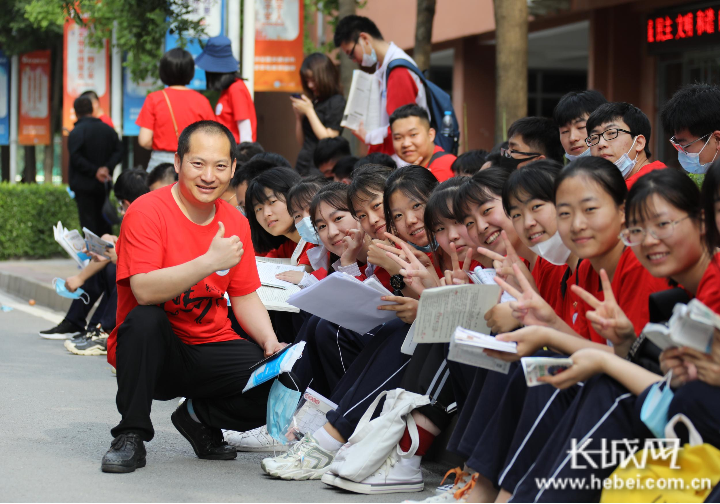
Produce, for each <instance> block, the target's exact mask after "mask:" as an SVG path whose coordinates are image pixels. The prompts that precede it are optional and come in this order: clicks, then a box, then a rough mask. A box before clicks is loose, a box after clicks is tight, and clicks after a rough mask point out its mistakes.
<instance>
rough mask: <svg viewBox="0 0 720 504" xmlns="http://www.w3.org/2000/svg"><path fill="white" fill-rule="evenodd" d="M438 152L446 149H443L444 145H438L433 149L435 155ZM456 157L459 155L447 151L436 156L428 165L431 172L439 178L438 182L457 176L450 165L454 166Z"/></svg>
mask: <svg viewBox="0 0 720 504" xmlns="http://www.w3.org/2000/svg"><path fill="white" fill-rule="evenodd" d="M438 152H445V151H443V150H442V147H440V146H439V145H436V146H435V149H434V150H433V156H434V155H435V154H437V153H438ZM456 159H457V157H455V156H453V155H452V154H450V153H447V154H445V155H444V156H439V157H437V158H435V160H434V161H433V162H432V163H430V164H429V165H428V166H427V169H428V170H430V173H432V174H433V175H435V178H436V179H438V182H445V181H446V180H447V179H450V178H453V177H454V176H455V174H454V173H453V171H452V169H451V168H450V166H452V164H453V162H454V161H455V160H456Z"/></svg>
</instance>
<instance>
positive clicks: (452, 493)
mask: <svg viewBox="0 0 720 504" xmlns="http://www.w3.org/2000/svg"><path fill="white" fill-rule="evenodd" d="M451 474H454V475H455V481H454V482H453V483H450V484H448V485H443V483H445V480H446V479H447V478H448V477H449V476H450V475H451ZM471 479H472V477H471V475H470V474H469V473H466V472H465V471H463V470H462V468H460V467H456V468H454V469H450V470H449V471H448V472H447V473H445V477H444V478H443V480H442V481H441V482H440V486H439V487H437V488H436V489H435V495H433V496H432V497H428V498H427V499H425V500H421V501H414V500H406V501H404V502H458V498H457V497H456V494H457V492H458V490H462V489H463V488H464V487H465V486H466V485H467V484H468V483H469V482H470V480H471ZM462 496H464V493H463V495H462Z"/></svg>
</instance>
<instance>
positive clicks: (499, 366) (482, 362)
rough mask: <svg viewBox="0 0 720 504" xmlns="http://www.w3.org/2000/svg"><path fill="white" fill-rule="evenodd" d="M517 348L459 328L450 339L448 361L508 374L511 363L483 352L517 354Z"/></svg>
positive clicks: (512, 344)
mask: <svg viewBox="0 0 720 504" xmlns="http://www.w3.org/2000/svg"><path fill="white" fill-rule="evenodd" d="M515 346H516V345H515V344H514V343H509V342H505V341H496V340H495V338H493V337H492V336H488V335H486V334H481V333H477V332H474V331H468V330H467V329H464V328H462V327H458V328H457V329H456V330H455V332H454V333H453V335H452V337H451V338H450V348H449V350H448V359H449V360H451V361H454V362H460V363H462V364H468V365H470V366H475V367H480V368H484V369H489V370H491V371H497V372H498V373H503V374H507V373H508V371H509V370H510V363H509V362H505V361H503V360H500V359H496V358H494V357H490V356H489V355H486V354H485V352H484V351H483V350H484V349H485V348H491V349H493V350H499V351H501V352H502V351H511V353H517V349H516V348H515Z"/></svg>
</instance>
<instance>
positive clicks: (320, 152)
mask: <svg viewBox="0 0 720 504" xmlns="http://www.w3.org/2000/svg"><path fill="white" fill-rule="evenodd" d="M349 155H350V142H348V141H347V140H346V139H344V138H343V137H341V136H336V137H332V138H323V139H322V140H320V141H319V142H318V144H317V147H315V153H314V154H313V163H315V166H317V167H318V168H319V167H320V166H322V165H324V164H325V163H327V162H328V161H333V160H337V159H340V158H342V157H345V156H349Z"/></svg>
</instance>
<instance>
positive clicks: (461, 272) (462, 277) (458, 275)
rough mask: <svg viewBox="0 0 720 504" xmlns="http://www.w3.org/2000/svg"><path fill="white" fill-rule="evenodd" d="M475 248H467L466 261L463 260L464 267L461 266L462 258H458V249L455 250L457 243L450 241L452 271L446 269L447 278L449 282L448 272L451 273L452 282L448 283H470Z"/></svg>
mask: <svg viewBox="0 0 720 504" xmlns="http://www.w3.org/2000/svg"><path fill="white" fill-rule="evenodd" d="M472 257H473V250H472V249H471V248H468V249H467V253H466V254H465V261H463V265H462V268H461V267H460V260H459V259H458V255H457V250H455V244H454V243H452V242H450V261H451V262H452V268H453V269H452V271H450V272H448V271H445V278H446V282H447V278H448V273H450V284H448V285H453V284H454V285H463V284H466V283H470V280H469V278H468V275H467V274H468V272H469V271H470V264H471V263H472Z"/></svg>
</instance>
